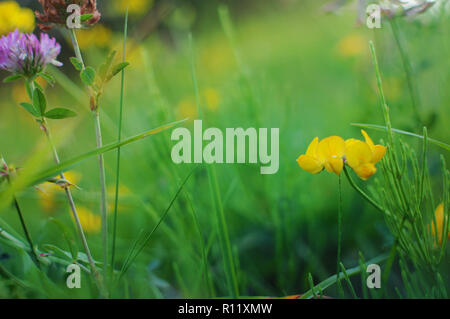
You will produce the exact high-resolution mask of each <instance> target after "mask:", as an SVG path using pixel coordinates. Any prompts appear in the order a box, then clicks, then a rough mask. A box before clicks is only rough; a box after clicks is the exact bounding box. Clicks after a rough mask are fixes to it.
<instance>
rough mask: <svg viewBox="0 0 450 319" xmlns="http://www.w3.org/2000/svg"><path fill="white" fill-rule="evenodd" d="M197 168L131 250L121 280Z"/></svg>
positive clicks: (120, 275)
mask: <svg viewBox="0 0 450 319" xmlns="http://www.w3.org/2000/svg"><path fill="white" fill-rule="evenodd" d="M195 170H196V168H194V169H192V171H191V172H190V173H189V174H188V175H187V176H186V178H185V179H184V181H183V182H182V183H181V184H180V186H179V187H178V190H177V192H176V193H175V196H174V197H173V198H172V200H171V201H170V204H169V206H168V207H167V208H166V210H165V211H164V213H163V214H162V216H161V218H160V219H159V221H158V223H157V224H156V225H155V227H153V229H152V230H151V231H150V232H149V233H147V234H146V235H144V236H142V237H141V238H142V240H141V243H140V244H139V243H138V244H136V245H135V246H134V247H133V248H132V249H131V251H130V252H129V254H128V257H127V262H126V263H124V264H123V266H122V269H121V270H120V273H119V276H118V280H120V279H121V278H122V277H123V275H124V274H125V273H126V272H127V271H128V269H129V268H130V266H131V264H132V263H133V262H134V260H135V259H136V258H137V256H138V255H139V254H140V253H141V252H142V250H143V249H144V247H145V246H146V245H147V244H148V242H149V241H150V239H151V238H152V236H153V234H154V233H155V231H156V230H157V229H158V228H159V226H160V225H161V224H162V222H163V221H164V220H165V218H166V217H167V215H168V213H169V211H170V209H171V208H172V206H173V204H174V203H175V201H176V199H177V198H178V196H179V195H180V193H181V191H182V190H183V188H184V185H186V183H187V182H188V180H189V178H190V177H191V176H192V174H193V173H194V171H195Z"/></svg>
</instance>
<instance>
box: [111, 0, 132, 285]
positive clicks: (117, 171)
mask: <svg viewBox="0 0 450 319" xmlns="http://www.w3.org/2000/svg"><path fill="white" fill-rule="evenodd" d="M127 34H128V8H127V10H126V13H125V23H124V29H123V53H122V61H123V62H125V55H126V49H127ZM124 83H125V69H123V70H122V74H121V80H120V107H119V131H118V136H117V141H118V142H120V141H121V140H122V120H123V95H124ZM120 155H121V148H120V147H118V148H117V160H116V189H115V195H114V215H113V233H112V248H111V276H112V274H113V270H114V263H115V257H116V237H117V207H118V204H119V179H120ZM111 279H112V278H111Z"/></svg>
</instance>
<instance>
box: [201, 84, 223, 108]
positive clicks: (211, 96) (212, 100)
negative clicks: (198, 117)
mask: <svg viewBox="0 0 450 319" xmlns="http://www.w3.org/2000/svg"><path fill="white" fill-rule="evenodd" d="M202 93H203V94H202V95H203V99H204V101H205V106H206V108H207V109H208V110H211V111H216V110H217V109H218V108H219V104H220V95H219V92H217V91H216V90H215V89H213V88H207V89H205V90H204V91H203V92H202Z"/></svg>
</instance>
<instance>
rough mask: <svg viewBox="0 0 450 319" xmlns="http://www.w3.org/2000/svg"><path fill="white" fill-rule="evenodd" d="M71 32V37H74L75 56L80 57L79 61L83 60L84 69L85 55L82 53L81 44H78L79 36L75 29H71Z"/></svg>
mask: <svg viewBox="0 0 450 319" xmlns="http://www.w3.org/2000/svg"><path fill="white" fill-rule="evenodd" d="M69 33H70V38H71V39H72V45H73V49H74V51H75V56H76V58H77V59H78V61H80V62H81V64H82V66H83V69H84V68H85V66H84V61H83V56H82V55H81V51H80V46H79V45H78V40H77V36H76V34H75V29H69Z"/></svg>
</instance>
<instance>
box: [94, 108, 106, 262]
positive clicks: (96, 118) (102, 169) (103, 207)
mask: <svg viewBox="0 0 450 319" xmlns="http://www.w3.org/2000/svg"><path fill="white" fill-rule="evenodd" d="M94 124H95V136H96V142H97V148H102V147H103V140H102V130H101V126H100V114H99V110H98V109H97V110H95V111H94ZM98 170H99V176H100V192H101V194H100V196H101V197H100V213H101V217H102V244H103V269H104V270H106V268H107V265H108V223H107V216H106V177H105V158H104V156H103V154H99V155H98Z"/></svg>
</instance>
